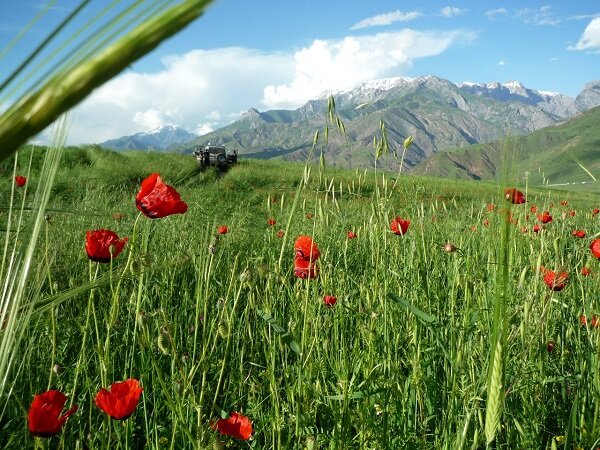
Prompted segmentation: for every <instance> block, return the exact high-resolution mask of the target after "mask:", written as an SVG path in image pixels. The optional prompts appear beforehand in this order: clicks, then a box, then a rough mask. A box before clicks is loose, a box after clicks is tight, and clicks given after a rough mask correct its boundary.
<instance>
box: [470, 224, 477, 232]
mask: <svg viewBox="0 0 600 450" xmlns="http://www.w3.org/2000/svg"><path fill="white" fill-rule="evenodd" d="M471 231H472V232H473V233H475V232H476V231H477V227H476V226H475V225H471Z"/></svg>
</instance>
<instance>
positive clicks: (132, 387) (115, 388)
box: [95, 378, 144, 420]
mask: <svg viewBox="0 0 600 450" xmlns="http://www.w3.org/2000/svg"><path fill="white" fill-rule="evenodd" d="M143 390H144V389H143V388H142V387H141V386H140V382H139V381H138V380H136V379H135V378H130V379H129V380H127V381H121V382H117V383H113V384H111V385H110V390H107V389H105V388H102V389H100V391H98V393H97V394H96V400H95V403H96V406H97V407H98V408H100V409H101V410H102V411H104V412H105V413H106V414H108V415H109V416H110V417H112V418H113V419H116V420H125V419H127V418H129V416H131V415H132V414H133V411H134V410H135V407H136V406H137V404H138V401H139V400H140V395H142V391H143Z"/></svg>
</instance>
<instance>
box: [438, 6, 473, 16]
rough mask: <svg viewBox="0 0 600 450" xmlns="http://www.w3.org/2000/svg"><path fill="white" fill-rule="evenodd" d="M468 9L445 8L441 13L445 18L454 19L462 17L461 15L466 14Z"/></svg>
mask: <svg viewBox="0 0 600 450" xmlns="http://www.w3.org/2000/svg"><path fill="white" fill-rule="evenodd" d="M466 12H467V10H466V9H461V8H457V7H456V6H444V7H443V8H442V10H441V11H440V13H441V14H442V16H445V17H454V16H460V15H461V14H464V13H466Z"/></svg>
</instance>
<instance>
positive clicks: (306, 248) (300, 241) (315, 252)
mask: <svg viewBox="0 0 600 450" xmlns="http://www.w3.org/2000/svg"><path fill="white" fill-rule="evenodd" d="M294 251H295V252H296V259H303V260H305V261H311V260H312V261H316V260H317V259H319V256H321V252H320V251H319V248H318V247H317V244H315V243H314V242H313V240H312V238H311V237H310V236H298V238H297V239H296V242H295V243H294Z"/></svg>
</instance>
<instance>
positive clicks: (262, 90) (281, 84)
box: [68, 29, 475, 145]
mask: <svg viewBox="0 0 600 450" xmlns="http://www.w3.org/2000/svg"><path fill="white" fill-rule="evenodd" d="M474 38H475V34H474V33H471V32H468V31H463V30H454V31H436V32H433V31H428V32H421V31H415V30H410V29H405V30H401V31H398V32H390V33H380V34H373V35H367V36H360V37H347V38H344V39H341V40H315V41H314V42H313V43H312V44H310V45H309V46H307V47H305V48H302V49H300V50H298V51H296V52H295V53H294V52H287V53H284V52H276V53H267V52H262V51H257V50H252V49H246V48H239V47H228V48H221V49H215V50H192V51H190V52H188V53H185V54H182V55H176V56H172V57H169V58H166V59H164V60H163V61H162V63H163V66H162V69H160V70H158V71H156V72H152V73H142V72H136V71H135V70H130V71H128V72H126V73H124V74H122V75H120V76H118V77H117V78H115V79H113V80H111V81H110V82H109V83H107V84H105V85H104V86H102V87H101V88H99V89H97V90H96V91H94V92H93V93H92V95H90V97H89V98H88V99H86V100H85V101H84V102H83V103H82V104H81V105H79V106H78V107H77V108H76V109H75V111H74V117H73V124H72V126H71V130H70V133H69V138H68V143H69V144H74V145H77V144H85V143H98V142H104V141H106V140H108V139H113V138H116V137H119V136H124V135H130V134H134V133H137V132H139V131H149V130H152V129H155V128H157V127H158V126H161V125H166V124H175V125H178V126H181V127H183V128H186V129H188V130H191V131H195V132H196V133H206V132H208V131H211V130H214V129H216V128H219V127H222V126H225V125H227V124H228V123H231V122H232V121H234V120H237V119H239V117H240V114H241V113H242V112H243V111H246V110H248V109H249V108H250V107H257V108H259V109H269V108H278V107H279V108H295V107H299V106H301V105H302V104H304V103H305V102H306V101H307V100H310V99H311V98H315V97H316V96H318V95H319V94H321V93H323V92H324V91H327V90H340V89H350V88H352V87H354V86H356V85H357V84H359V83H361V82H364V81H367V80H371V79H377V78H383V77H388V76H398V75H402V74H404V73H406V71H407V70H408V69H409V68H410V67H411V66H412V64H413V61H414V60H416V59H418V58H425V57H428V56H435V55H438V54H440V53H442V52H444V51H445V50H446V49H448V48H449V47H450V46H452V45H454V44H456V43H458V42H465V41H468V40H472V39H474Z"/></svg>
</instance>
